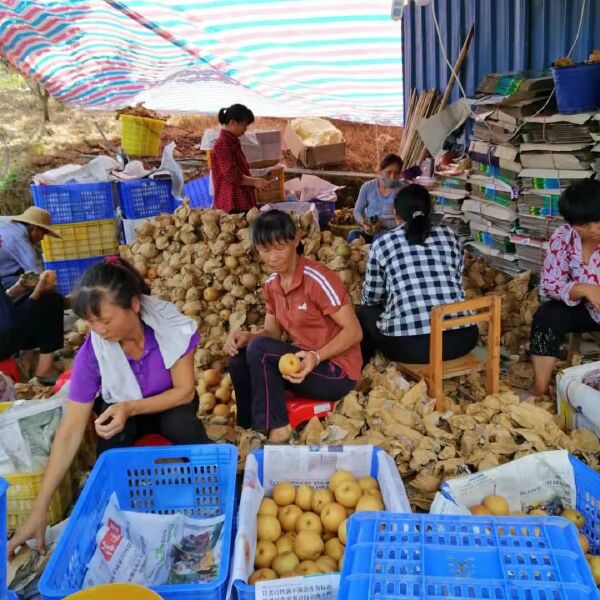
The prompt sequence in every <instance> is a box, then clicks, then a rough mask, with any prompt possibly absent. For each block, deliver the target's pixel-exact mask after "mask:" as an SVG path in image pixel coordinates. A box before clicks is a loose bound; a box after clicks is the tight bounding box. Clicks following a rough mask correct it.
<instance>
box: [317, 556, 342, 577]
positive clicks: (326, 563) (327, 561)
mask: <svg viewBox="0 0 600 600" xmlns="http://www.w3.org/2000/svg"><path fill="white" fill-rule="evenodd" d="M316 563H317V566H318V567H319V569H320V571H321V573H334V572H335V571H337V566H338V565H337V560H333V558H331V556H326V555H324V556H319V558H317V561H316Z"/></svg>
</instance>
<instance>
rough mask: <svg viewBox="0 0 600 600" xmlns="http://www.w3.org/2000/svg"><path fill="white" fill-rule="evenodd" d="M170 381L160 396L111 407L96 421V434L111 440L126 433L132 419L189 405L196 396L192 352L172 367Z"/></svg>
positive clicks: (125, 402) (116, 404) (118, 403)
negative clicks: (171, 383)
mask: <svg viewBox="0 0 600 600" xmlns="http://www.w3.org/2000/svg"><path fill="white" fill-rule="evenodd" d="M171 378H172V380H173V386H172V387H171V389H169V390H166V391H165V392H162V393H161V394H156V396H148V397H147V398H142V399H139V400H125V401H124V402H117V403H115V404H111V405H110V406H109V407H108V408H107V409H106V410H105V411H104V412H103V413H102V414H101V415H100V416H99V417H98V418H97V419H96V421H95V422H94V425H95V427H96V433H98V435H99V436H100V437H101V438H104V439H105V440H108V439H110V438H112V437H113V436H115V435H116V434H117V433H120V432H121V431H122V430H123V428H124V427H125V423H126V422H127V419H129V418H130V417H135V416H137V415H148V414H153V413H159V412H163V411H165V410H169V409H170V408H174V407H175V406H180V405H181V404H188V403H190V402H191V401H192V400H193V399H194V395H195V394H196V381H195V377H194V353H193V352H188V353H187V354H186V355H185V356H182V357H181V358H180V359H179V360H178V361H177V362H176V363H175V364H174V365H173V366H172V367H171Z"/></svg>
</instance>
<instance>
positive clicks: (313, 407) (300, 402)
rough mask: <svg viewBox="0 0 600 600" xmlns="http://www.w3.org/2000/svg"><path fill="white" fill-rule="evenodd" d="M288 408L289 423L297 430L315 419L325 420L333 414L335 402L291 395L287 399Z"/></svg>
mask: <svg viewBox="0 0 600 600" xmlns="http://www.w3.org/2000/svg"><path fill="white" fill-rule="evenodd" d="M286 406H287V414H288V421H289V422H290V425H291V426H292V429H296V427H298V425H300V424H301V423H305V422H306V421H310V420H311V419H312V418H313V417H319V419H324V418H325V417H326V416H327V415H328V414H330V413H332V412H333V409H334V408H335V402H334V401H330V400H314V399H313V398H302V397H300V396H291V395H289V396H288V397H287V399H286Z"/></svg>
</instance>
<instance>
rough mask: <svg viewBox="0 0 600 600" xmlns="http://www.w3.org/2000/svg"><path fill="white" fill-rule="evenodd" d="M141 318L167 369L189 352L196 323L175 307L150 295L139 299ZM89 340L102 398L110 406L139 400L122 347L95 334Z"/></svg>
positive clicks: (140, 393) (140, 395)
mask: <svg viewBox="0 0 600 600" xmlns="http://www.w3.org/2000/svg"><path fill="white" fill-rule="evenodd" d="M140 317H141V319H142V321H143V322H144V323H145V324H146V325H148V327H150V329H152V330H153V331H154V335H155V336H156V341H157V343H158V347H159V349H160V353H161V355H162V358H163V361H164V363H165V367H166V368H167V369H170V368H171V367H172V366H173V365H174V364H175V363H176V362H177V361H178V360H179V359H180V358H181V357H182V356H183V355H184V354H185V351H186V350H187V349H188V347H189V345H190V339H191V338H192V336H193V335H194V333H196V329H197V327H198V326H197V325H196V322H195V321H194V320H193V319H190V318H189V317H186V316H184V315H182V314H181V313H180V312H179V311H178V310H177V308H176V307H175V305H174V304H171V303H170V302H165V301H163V300H157V299H156V298H152V297H151V296H142V307H141V311H140ZM91 339H92V347H93V348H94V354H95V355H96V360H97V361H98V366H99V368H100V379H101V382H102V384H101V385H102V399H103V400H104V401H105V402H108V403H109V404H113V403H115V402H123V401H124V400H140V399H141V398H142V391H141V389H140V385H139V383H138V381H137V379H136V378H135V375H134V374H133V371H132V370H131V367H130V366H129V362H128V360H127V357H126V356H125V352H123V348H122V347H121V344H120V343H119V342H112V341H109V340H105V339H103V338H102V337H101V336H99V335H98V334H97V333H94V332H92V333H91Z"/></svg>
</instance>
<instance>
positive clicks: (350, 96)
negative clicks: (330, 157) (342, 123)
mask: <svg viewBox="0 0 600 600" xmlns="http://www.w3.org/2000/svg"><path fill="white" fill-rule="evenodd" d="M390 10H391V1H390V0H201V1H198V0H171V1H170V2H166V1H164V0H72V1H63V2H59V1H56V0H30V1H27V0H2V2H0V53H1V54H2V56H3V57H4V58H6V59H7V60H8V61H9V62H10V63H11V64H12V65H13V66H14V67H15V68H17V69H18V70H19V71H21V72H22V73H24V74H25V75H26V76H28V77H30V78H32V79H34V80H35V81H38V82H39V83H41V84H42V85H43V86H44V87H45V88H46V89H48V90H49V91H50V93H51V94H52V95H53V96H54V97H55V98H57V99H58V100H60V101H62V102H66V103H69V104H72V105H76V106H79V107H82V108H92V109H94V108H95V109H113V108H118V107H122V106H126V105H131V104H135V103H137V102H140V101H144V102H145V104H146V106H148V107H150V108H154V109H157V110H164V111H169V112H177V111H180V112H201V113H207V114H211V113H214V112H216V111H217V110H218V109H219V108H220V107H221V106H226V105H229V104H231V103H233V102H242V103H244V104H247V105H248V106H250V107H251V108H252V110H253V111H254V112H255V113H256V114H258V115H262V116H298V115H303V116H328V117H335V118H342V119H348V120H353V121H364V122H373V123H388V124H401V123H402V121H403V92H402V40H401V25H400V23H398V22H394V21H392V20H391V18H390Z"/></svg>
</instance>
